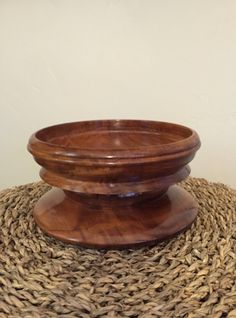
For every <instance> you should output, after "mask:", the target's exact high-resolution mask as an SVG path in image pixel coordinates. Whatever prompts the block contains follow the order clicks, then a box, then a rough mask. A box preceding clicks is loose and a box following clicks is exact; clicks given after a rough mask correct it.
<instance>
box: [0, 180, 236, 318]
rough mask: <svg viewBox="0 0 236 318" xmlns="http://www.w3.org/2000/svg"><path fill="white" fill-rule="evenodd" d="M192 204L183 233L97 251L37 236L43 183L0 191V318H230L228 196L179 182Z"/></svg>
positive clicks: (231, 223)
mask: <svg viewBox="0 0 236 318" xmlns="http://www.w3.org/2000/svg"><path fill="white" fill-rule="evenodd" d="M181 185H182V186H183V187H184V188H185V189H186V190H187V191H189V192H190V193H191V194H192V195H193V196H194V197H195V198H196V200H197V201H198V203H199V214H198V217H197V220H196V222H195V223H194V224H193V225H192V227H191V229H189V230H187V231H186V232H184V233H182V234H180V235H179V236H177V237H176V238H174V239H172V240H170V241H168V242H164V243H161V244H158V245H156V246H154V247H151V248H150V247H149V248H148V247H145V248H141V249H137V250H124V251H115V250H114V251H113V250H112V251H104V250H102V251H98V250H92V249H84V248H80V247H77V246H71V245H66V244H64V243H61V242H59V241H57V240H54V239H53V238H49V237H47V236H46V235H44V234H43V233H42V232H41V231H40V229H39V228H38V227H37V226H36V225H35V222H34V219H33V217H32V210H33V207H34V205H35V203H36V201H37V200H38V199H39V198H40V197H41V196H42V194H44V193H45V192H46V191H47V190H48V189H49V186H47V185H46V184H44V183H43V182H38V183H33V184H28V185H23V186H18V187H14V188H11V189H8V190H3V191H2V192H1V193H0V233H1V236H0V248H1V251H0V317H1V318H2V317H24V318H29V317H35V318H37V317H40V318H41V317H43V318H44V317H45V318H48V317H71V318H73V317H87V318H91V317H92V318H93V317H132V318H136V317H140V318H142V317H144V318H149V317H164V318H168V317H189V318H193V317H196V318H199V317H219V318H220V317H221V318H223V317H228V318H233V317H234V318H235V317H236V236H235V230H236V213H235V212H236V192H235V191H234V190H231V189H230V188H229V187H227V186H225V185H223V184H218V183H210V182H208V181H206V180H204V179H196V178H189V179H187V180H186V181H185V182H182V184H181Z"/></svg>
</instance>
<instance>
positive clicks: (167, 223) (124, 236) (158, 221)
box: [34, 186, 197, 249]
mask: <svg viewBox="0 0 236 318" xmlns="http://www.w3.org/2000/svg"><path fill="white" fill-rule="evenodd" d="M86 199H87V200H88V201H87V202H86V201H85V200H83V199H81V200H80V199H79V198H78V200H73V199H72V198H69V197H67V196H66V194H65V193H64V192H63V191H62V190H60V189H53V190H51V191H50V192H48V193H47V194H46V195H45V196H43V197H42V198H41V199H40V201H39V202H38V204H37V205H36V208H35V211H34V217H35V220H36V222H37V224H38V225H39V227H40V228H41V229H42V230H43V231H44V232H46V233H47V234H49V235H51V236H53V237H55V238H57V239H60V240H62V241H65V242H67V243H71V244H80V245H81V246H85V247H96V248H116V249H119V248H132V247H139V246H143V245H152V244H155V243H156V242H158V241H162V240H164V239H168V238H170V237H172V236H174V235H176V234H177V233H179V232H181V231H183V230H184V229H186V228H188V227H189V226H190V225H191V224H192V222H193V221H194V219H195V217H196V215H197V205H196V203H195V202H194V200H193V199H192V197H191V196H190V195H189V194H188V193H187V192H186V191H185V190H183V189H181V188H179V187H177V186H172V187H170V189H169V190H168V191H167V193H165V194H164V195H163V196H162V197H161V198H159V199H158V198H155V197H152V198H148V200H144V201H141V202H138V203H133V204H129V203H128V202H126V203H125V202H123V204H124V205H122V203H121V202H115V201H113V202H106V200H103V199H99V198H97V199H92V200H90V199H89V198H86ZM120 201H121V200H120Z"/></svg>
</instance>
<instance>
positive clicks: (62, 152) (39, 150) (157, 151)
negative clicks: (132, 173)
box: [27, 119, 201, 162]
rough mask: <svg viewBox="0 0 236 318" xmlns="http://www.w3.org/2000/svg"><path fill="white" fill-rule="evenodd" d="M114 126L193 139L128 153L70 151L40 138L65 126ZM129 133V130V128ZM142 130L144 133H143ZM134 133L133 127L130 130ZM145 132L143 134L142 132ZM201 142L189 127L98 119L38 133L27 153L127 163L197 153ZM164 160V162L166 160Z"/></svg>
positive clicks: (139, 121)
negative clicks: (169, 131)
mask: <svg viewBox="0 0 236 318" xmlns="http://www.w3.org/2000/svg"><path fill="white" fill-rule="evenodd" d="M96 123H97V124H98V123H100V124H103V123H104V124H106V123H107V124H111V125H113V127H114V128H115V127H116V128H117V127H118V128H119V125H121V124H125V123H126V124H127V123H130V124H136V125H137V124H143V125H147V126H149V125H150V126H156V127H158V125H159V126H161V127H165V128H167V127H168V126H169V128H171V127H172V128H173V127H174V128H175V129H179V130H180V131H181V130H182V131H184V130H185V131H189V133H190V135H189V136H188V137H186V138H184V137H183V138H182V139H180V140H177V141H174V142H170V143H166V144H162V145H160V144H159V145H147V146H141V147H137V148H135V147H132V148H127V149H104V148H103V149H98V148H97V149H91V148H90V149H88V148H84V147H81V148H78V147H68V146H63V145H59V144H55V143H50V142H47V141H44V140H42V139H40V138H39V134H40V133H41V132H43V131H45V130H50V129H60V128H62V127H65V126H68V127H69V126H76V125H79V124H82V125H86V124H87V125H89V124H91V125H93V124H96ZM126 129H127V128H126ZM140 130H141V129H140ZM131 131H132V127H131ZM141 131H142V130H141ZM157 131H158V130H157ZM200 145H201V142H200V139H199V136H198V134H197V132H196V131H195V130H193V129H191V128H189V127H187V126H184V125H181V124H176V123H172V122H165V121H154V120H142V119H96V120H83V121H73V122H65V123H60V124H56V125H51V126H47V127H44V128H42V129H39V130H37V131H36V132H35V133H33V134H32V135H31V137H30V139H29V142H28V146H27V148H28V150H29V152H30V153H32V154H33V155H34V156H35V157H42V158H48V159H51V160H54V161H58V160H60V159H61V160H65V161H71V162H73V161H77V160H78V159H88V160H89V159H91V160H94V159H100V160H106V161H107V160H108V159H110V160H117V159H118V160H122V159H123V160H125V159H127V160H128V159H132V158H133V159H137V160H138V159H139V158H140V159H141V158H153V157H166V156H170V155H174V154H178V153H181V152H183V153H186V152H196V151H197V150H198V149H199V148H200ZM163 159H164V158H163Z"/></svg>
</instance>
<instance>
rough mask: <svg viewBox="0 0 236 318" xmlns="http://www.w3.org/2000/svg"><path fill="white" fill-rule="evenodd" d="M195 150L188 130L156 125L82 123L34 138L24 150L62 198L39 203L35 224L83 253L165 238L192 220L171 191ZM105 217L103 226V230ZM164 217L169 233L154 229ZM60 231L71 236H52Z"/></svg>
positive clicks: (190, 205) (191, 209)
mask: <svg viewBox="0 0 236 318" xmlns="http://www.w3.org/2000/svg"><path fill="white" fill-rule="evenodd" d="M199 147H200V140H199V137H198V135H197V133H196V132H195V131H194V130H192V129H190V128H188V127H185V126H181V125H177V124H172V123H164V122H156V121H144V120H97V121H83V122H74V123H67V124H60V125H55V126H51V127H47V128H44V129H42V130H39V131H38V132H36V133H35V134H33V135H32V136H31V138H30V140H29V143H28V150H29V151H30V152H31V154H32V155H33V157H34V159H35V160H36V162H37V163H38V164H39V165H41V166H42V169H41V171H40V176H41V178H42V179H43V180H44V181H46V182H47V183H48V184H50V185H52V186H55V187H57V188H60V189H62V190H58V189H57V190H55V191H52V192H50V193H49V194H48V195H47V196H46V197H45V198H46V199H45V198H44V197H43V198H42V199H41V200H40V202H39V204H38V205H37V207H36V210H35V219H36V222H37V223H38V224H39V226H40V227H41V228H42V229H43V230H44V231H45V232H46V233H48V234H50V235H52V236H55V237H57V238H60V239H62V240H65V241H67V242H73V243H74V242H77V243H78V244H81V245H84V246H97V247H107V248H110V247H111V246H112V247H120V246H124V247H127V246H135V245H139V240H141V241H142V244H143V243H145V242H153V241H159V240H162V239H164V238H165V237H169V236H170V235H173V234H174V233H176V232H179V231H181V229H183V228H186V227H187V226H188V225H189V224H190V223H191V222H192V221H193V218H195V216H196V206H195V205H194V202H193V200H192V199H191V198H190V197H189V196H188V195H186V193H184V192H181V190H179V189H178V188H176V187H174V188H173V189H172V187H171V186H172V185H174V184H175V183H176V182H179V181H181V180H183V179H185V178H186V177H187V176H188V175H189V173H190V168H189V166H188V163H189V162H190V161H191V160H192V159H193V158H194V156H195V153H196V152H197V150H198V149H199ZM168 189H169V190H168ZM175 193H176V194H175ZM164 197H165V198H166V199H165V200H164V199H163V198H164ZM182 201H183V202H182ZM55 202H59V203H58V204H56V203H55ZM137 204H140V209H139V208H137ZM92 206H95V209H93V208H91V207H92ZM121 206H122V207H123V208H122V209H121ZM148 206H149V208H148ZM123 210H124V211H125V213H123V212H122V211H123ZM108 211H109V212H108ZM167 211H169V212H167ZM170 211H171V212H170ZM185 212H186V215H185ZM83 214H84V215H83ZM108 214H109V222H105V223H104V222H102V221H101V220H102V218H104V217H108V216H107V215H108ZM52 215H53V216H54V222H53V223H51V221H52V219H53V218H52ZM121 215H123V216H121ZM164 215H166V219H165V220H167V219H168V222H167V221H165V222H167V223H164V224H167V226H164V227H159V226H158V224H160V220H162V219H163V218H164ZM174 215H175V216H174ZM100 218H101V219H100ZM146 218H148V219H149V221H144V220H145V219H146ZM171 219H172V220H171ZM190 219H191V222H190ZM117 220H119V221H117ZM173 220H175V221H174V223H176V225H175V226H174V225H173ZM120 222H121V223H120ZM47 223H48V224H47ZM97 223H99V224H100V225H99V226H98V225H97ZM126 223H127V224H126ZM136 223H137V224H136ZM62 224H64V225H65V226H66V224H70V229H67V230H66V229H64V230H63V229H62V228H61V227H60V233H62V232H63V231H64V232H63V234H60V235H59V234H55V233H56V232H55V231H57V230H56V229H57V225H60V226H61V225H62ZM72 224H74V225H75V224H76V228H75V229H74V230H73V231H75V232H76V235H75V237H74V236H73V235H72V234H71V231H72V227H71V226H72ZM102 224H103V225H102ZM108 224H109V226H108ZM112 224H113V226H112ZM135 224H136V227H135ZM152 224H153V225H152ZM177 224H178V225H177ZM106 226H108V227H109V231H108V228H107V227H106ZM120 227H122V229H128V230H122V229H121V228H120ZM153 227H154V228H155V231H154V232H153ZM112 228H113V229H114V233H116V234H114V235H112V234H111V232H110V231H112ZM132 228H133V230H132ZM135 228H136V230H135ZM171 228H172V229H171ZM91 229H93V231H94V235H92V233H91V231H92V230H91ZM137 229H139V230H137ZM151 229H152V230H151ZM165 229H166V233H164V232H165ZM150 230H151V232H150ZM73 231H72V232H73ZM107 231H108V232H109V233H110V234H109V235H108V232H107ZM123 231H124V232H123ZM128 232H129V233H128ZM134 232H135V233H136V234H135V235H134ZM138 232H140V233H139V235H138V234H137V233H138ZM73 233H74V232H73ZM79 233H80V234H79ZM86 233H87V234H86ZM99 233H100V234H99ZM101 233H102V234H101ZM119 233H120V234H119ZM143 233H148V234H147V236H146V237H145V235H144V234H143ZM150 233H152V234H153V235H154V236H152V235H151V234H150ZM90 236H93V237H90ZM149 236H150V237H149ZM89 237H90V238H89ZM95 237H99V239H98V241H97V244H95V243H96V240H95ZM102 237H103V238H102ZM141 241H140V242H141ZM122 242H123V243H122Z"/></svg>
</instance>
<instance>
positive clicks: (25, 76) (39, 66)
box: [0, 0, 236, 188]
mask: <svg viewBox="0 0 236 318" xmlns="http://www.w3.org/2000/svg"><path fill="white" fill-rule="evenodd" d="M0 114H1V125H0V146H1V170H0V188H4V187H9V186H13V185H17V184H23V183H27V182H31V181H34V180H37V179H38V170H39V169H38V167H37V165H36V164H35V163H34V162H33V160H32V158H31V157H30V155H29V154H28V153H27V151H26V143H27V139H28V137H29V135H30V134H31V133H32V132H33V131H35V130H36V129H38V128H40V127H44V126H47V125H50V124H54V123H58V122H65V121H74V120H84V119H97V118H144V119H154V120H164V121H173V122H179V123H182V124H186V125H189V126H191V127H193V128H195V129H196V130H197V131H198V132H199V134H200V136H201V139H202V148H201V151H200V152H199V154H198V155H197V157H196V158H195V160H194V162H193V164H192V175H193V176H198V177H205V178H208V179H210V180H213V181H221V182H224V183H227V184H230V185H232V186H234V187H236V141H235V140H236V129H235V128H236V1H233V0H232V1H227V0H226V1H217V0H214V1H209V0H204V1H203V0H199V1H192V0H186V1H183V0H179V1H174V0H172V1H168V0H167V1H166V0H165V1H163V0H159V1H158V0H149V1H148V0H147V1H145V0H143V1H138V0H111V1H104V0H99V1H96V0H93V1H88V0H84V1H79V0H74V1H72V0H51V1H49V0H42V1H38V0H37V1H36V0H28V1H26V0H21V1H19V0H15V1H13V0H2V1H0Z"/></svg>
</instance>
